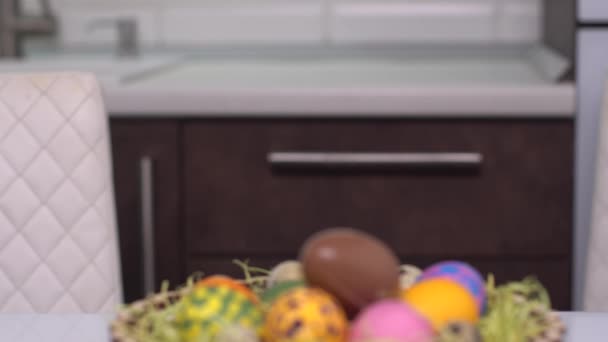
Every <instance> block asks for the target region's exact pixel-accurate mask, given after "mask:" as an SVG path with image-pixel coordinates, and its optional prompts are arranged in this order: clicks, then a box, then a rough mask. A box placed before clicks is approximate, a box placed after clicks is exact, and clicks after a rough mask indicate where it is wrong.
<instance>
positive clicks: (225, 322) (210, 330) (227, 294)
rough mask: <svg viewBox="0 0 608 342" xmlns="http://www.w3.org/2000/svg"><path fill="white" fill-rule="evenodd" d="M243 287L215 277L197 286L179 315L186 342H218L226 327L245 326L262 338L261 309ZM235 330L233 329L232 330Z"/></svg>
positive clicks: (178, 312)
mask: <svg viewBox="0 0 608 342" xmlns="http://www.w3.org/2000/svg"><path fill="white" fill-rule="evenodd" d="M237 285H241V284H240V283H238V282H237V281H235V280H231V279H230V278H227V277H214V278H212V279H207V281H202V282H200V283H197V284H196V285H195V286H194V288H193V289H192V291H191V292H190V293H189V294H188V295H186V296H184V297H183V298H182V299H181V301H180V303H179V304H180V305H179V309H178V311H177V313H176V322H177V326H178V329H179V331H180V336H181V338H182V340H183V341H186V342H190V341H199V340H200V339H201V338H208V339H214V338H215V337H216V336H217V334H218V333H220V332H221V331H222V329H224V328H226V327H234V326H242V327H244V328H249V329H252V330H254V331H255V332H256V333H257V334H259V332H260V330H261V328H262V324H263V315H262V311H261V309H260V307H259V306H258V305H257V303H256V302H254V301H253V300H252V298H251V295H250V294H249V293H248V292H247V291H245V290H248V289H247V288H246V287H245V288H241V287H240V286H237ZM231 329H232V328H231Z"/></svg>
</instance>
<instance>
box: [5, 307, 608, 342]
mask: <svg viewBox="0 0 608 342" xmlns="http://www.w3.org/2000/svg"><path fill="white" fill-rule="evenodd" d="M561 316H562V318H563V319H564V322H565V323H566V326H567V329H568V330H567V333H566V338H565V339H564V342H605V341H606V336H607V335H608V314H606V313H584V312H564V313H561ZM109 322H110V316H103V315H84V314H83V315H78V314H69V315H60V314H23V315H18V314H2V315H0V341H12V342H26V341H45V342H59V341H61V342H82V341H87V342H109V341H110V334H109Z"/></svg>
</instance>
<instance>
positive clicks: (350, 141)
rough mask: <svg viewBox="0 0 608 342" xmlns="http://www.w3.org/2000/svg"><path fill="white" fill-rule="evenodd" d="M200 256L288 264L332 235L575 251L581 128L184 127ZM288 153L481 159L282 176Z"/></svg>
mask: <svg viewBox="0 0 608 342" xmlns="http://www.w3.org/2000/svg"><path fill="white" fill-rule="evenodd" d="M183 134H184V135H183V139H184V153H185V157H184V169H183V172H184V182H185V184H186V186H185V187H184V196H185V197H184V207H185V216H184V219H185V222H184V224H185V230H186V231H185V234H186V244H185V247H186V249H187V253H188V254H189V255H199V256H213V255H245V256H249V257H254V256H259V255H286V254H289V253H292V252H294V251H297V249H298V248H299V246H300V245H301V243H302V242H303V241H304V240H305V239H306V238H307V237H308V236H309V235H310V234H312V233H313V232H315V231H318V230H320V229H323V228H326V227H332V226H352V227H355V228H359V229H363V230H367V231H369V232H371V233H372V234H375V235H376V236H378V237H380V238H381V239H383V240H384V241H386V242H387V243H388V244H389V245H390V246H391V247H392V248H393V249H394V250H396V251H397V252H398V253H399V254H400V255H419V256H444V257H450V256H472V257H483V256H485V257H496V256H501V257H505V256H555V257H567V256H569V255H570V253H571V236H572V163H573V159H572V158H573V156H572V144H573V127H572V121H571V120H546V121H543V120H539V121H535V120H384V121H383V120H359V121H357V120H343V121H342V120H333V121H332V120H232V121H231V120H224V121H222V120H216V121H193V122H189V123H188V124H187V125H186V126H185V127H184V132H183ZM276 151H296V152H297V151H300V152H301V151H312V152H326V151H347V152H432V153H439V152H441V153H446V152H447V153H452V152H475V153H479V154H480V155H482V156H483V162H482V163H481V165H479V167H477V168H474V169H470V170H469V169H466V170H453V169H439V170H416V171H414V172H409V171H396V172H395V171H385V170H379V171H378V170H372V171H371V172H368V171H365V172H360V171H359V170H355V171H352V172H351V171H348V170H347V171H343V170H337V171H336V170H318V169H312V170H311V169H305V168H303V169H296V170H277V169H276V168H273V167H272V165H270V164H269V162H268V154H269V153H271V152H276Z"/></svg>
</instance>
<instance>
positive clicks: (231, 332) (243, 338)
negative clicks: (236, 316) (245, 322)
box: [213, 324, 260, 342]
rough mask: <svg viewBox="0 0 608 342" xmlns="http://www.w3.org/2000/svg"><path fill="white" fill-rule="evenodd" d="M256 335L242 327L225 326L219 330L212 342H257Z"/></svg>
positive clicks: (253, 331)
mask: <svg viewBox="0 0 608 342" xmlns="http://www.w3.org/2000/svg"><path fill="white" fill-rule="evenodd" d="M259 341H260V339H259V337H258V333H257V332H256V331H255V330H253V329H251V328H249V327H244V326H242V325H238V324H236V325H227V326H225V327H223V328H222V329H220V331H219V332H218V334H217V336H215V339H214V340H213V342H259Z"/></svg>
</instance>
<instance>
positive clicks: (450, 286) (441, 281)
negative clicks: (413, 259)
mask: <svg viewBox="0 0 608 342" xmlns="http://www.w3.org/2000/svg"><path fill="white" fill-rule="evenodd" d="M401 298H402V299H403V300H405V301H406V302H407V303H408V304H409V305H411V306H412V307H413V308H414V309H415V310H417V311H418V312H419V313H420V314H422V315H423V316H425V317H426V318H427V319H428V320H429V321H431V323H432V324H433V327H434V328H435V329H436V330H440V329H441V328H442V327H443V326H444V325H446V324H447V323H449V322H450V321H465V322H468V323H472V324H475V323H477V321H478V320H479V310H478V308H477V304H476V303H475V298H474V297H473V295H472V294H471V293H469V291H468V290H467V289H466V288H465V287H463V286H462V285H460V284H458V283H456V282H454V281H452V280H450V279H445V278H434V279H430V280H424V281H421V282H419V283H417V284H415V285H414V286H412V287H410V288H409V289H407V290H405V291H403V292H402V295H401Z"/></svg>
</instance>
